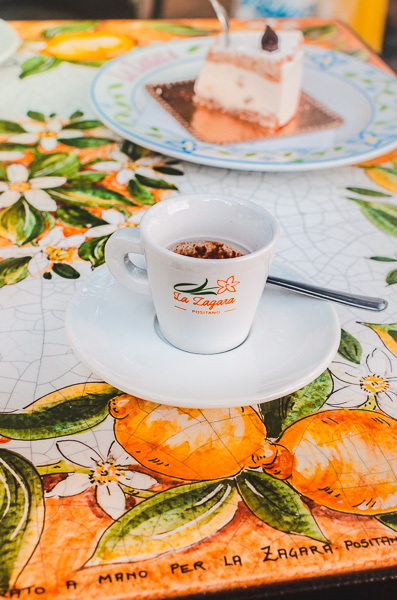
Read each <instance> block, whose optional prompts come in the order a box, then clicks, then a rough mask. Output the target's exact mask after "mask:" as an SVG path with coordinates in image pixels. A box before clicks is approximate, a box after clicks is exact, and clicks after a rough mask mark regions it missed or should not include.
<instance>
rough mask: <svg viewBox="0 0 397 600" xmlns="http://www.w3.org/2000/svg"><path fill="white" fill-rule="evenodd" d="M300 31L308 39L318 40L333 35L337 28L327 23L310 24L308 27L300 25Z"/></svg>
mask: <svg viewBox="0 0 397 600" xmlns="http://www.w3.org/2000/svg"><path fill="white" fill-rule="evenodd" d="M301 31H302V33H303V35H304V36H305V37H306V38H308V39H309V40H319V39H321V38H324V37H328V36H330V35H333V34H334V33H336V32H337V31H338V29H337V26H336V25H334V24H333V23H329V24H327V25H310V26H309V27H302V29H301Z"/></svg>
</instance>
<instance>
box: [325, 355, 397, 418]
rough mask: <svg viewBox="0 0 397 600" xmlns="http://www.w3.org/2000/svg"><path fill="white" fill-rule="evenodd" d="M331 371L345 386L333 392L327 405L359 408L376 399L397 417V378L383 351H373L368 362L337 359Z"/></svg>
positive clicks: (384, 408)
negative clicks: (339, 360) (393, 374)
mask: <svg viewBox="0 0 397 600" xmlns="http://www.w3.org/2000/svg"><path fill="white" fill-rule="evenodd" d="M330 370H331V373H332V374H333V376H334V377H335V378H336V379H337V380H338V381H339V382H342V383H344V384H345V385H343V386H342V387H340V388H339V389H338V390H336V391H335V392H333V394H332V395H331V396H330V398H329V399H328V401H327V403H326V404H325V405H324V408H359V407H361V406H363V405H365V404H366V402H368V400H370V399H371V398H374V400H375V402H376V404H377V406H378V407H379V408H380V409H381V410H382V411H383V412H384V413H385V414H387V415H389V416H390V417H393V418H394V419H397V377H393V376H392V364H391V360H390V359H389V357H388V356H387V355H386V354H385V353H384V352H383V351H382V350H379V349H375V350H373V351H372V352H371V354H369V355H368V356H367V358H366V361H365V364H364V365H348V364H345V363H341V362H333V363H332V365H331V366H330Z"/></svg>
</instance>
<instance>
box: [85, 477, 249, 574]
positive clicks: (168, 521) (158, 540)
mask: <svg viewBox="0 0 397 600" xmlns="http://www.w3.org/2000/svg"><path fill="white" fill-rule="evenodd" d="M237 504H238V493H237V490H236V487H235V483H234V481H232V480H229V479H223V480H217V481H210V482H208V481H200V482H199V483H192V484H187V485H181V486H177V487H173V488H171V489H169V490H166V491H165V492H160V493H158V494H156V495H155V496H152V497H151V498H149V499H147V500H144V501H143V502H141V503H140V504H138V505H137V506H135V507H134V508H132V509H130V510H129V511H127V512H126V513H125V514H124V515H122V517H120V518H119V519H117V521H115V522H114V523H113V524H112V525H110V527H109V528H108V529H107V530H106V531H105V533H104V534H103V535H102V537H101V539H100V540H99V542H98V545H97V547H96V549H95V552H94V554H93V556H92V557H91V558H90V560H89V561H88V562H87V563H86V566H94V565H105V564H112V563H119V562H126V561H128V562H133V561H137V560H145V559H148V558H152V557H155V556H159V555H160V554H164V553H166V552H170V551H171V552H174V551H176V550H179V549H181V548H185V547H187V546H191V545H193V544H195V543H197V542H200V541H202V540H204V539H205V538H206V537H208V536H209V535H211V534H213V533H216V532H217V531H219V529H221V528H222V527H223V526H224V525H226V524H227V523H229V521H231V519H232V518H233V516H234V514H235V512H236V510H237Z"/></svg>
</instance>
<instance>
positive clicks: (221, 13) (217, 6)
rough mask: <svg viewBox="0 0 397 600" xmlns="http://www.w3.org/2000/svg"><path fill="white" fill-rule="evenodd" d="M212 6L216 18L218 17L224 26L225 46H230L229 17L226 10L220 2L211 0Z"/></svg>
mask: <svg viewBox="0 0 397 600" xmlns="http://www.w3.org/2000/svg"><path fill="white" fill-rule="evenodd" d="M210 2H211V4H212V8H213V9H214V11H215V13H216V16H217V17H218V21H219V22H220V24H221V26H222V31H223V35H224V39H225V46H228V45H229V17H228V14H227V12H226V9H225V8H224V7H223V6H222V4H221V3H220V2H218V0H210Z"/></svg>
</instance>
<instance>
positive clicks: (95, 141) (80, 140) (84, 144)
mask: <svg viewBox="0 0 397 600" xmlns="http://www.w3.org/2000/svg"><path fill="white" fill-rule="evenodd" d="M58 141H59V142H60V143H61V144H64V145H65V146H72V147H73V148H97V147H98V146H105V145H106V144H114V140H111V139H110V138H102V137H88V136H82V137H75V138H63V137H61V135H60V136H59V137H58Z"/></svg>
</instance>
